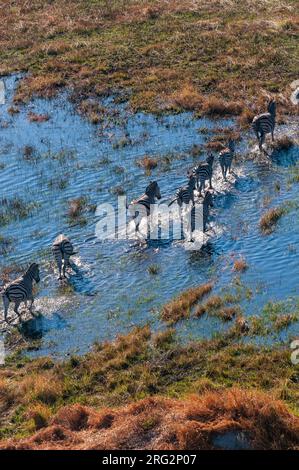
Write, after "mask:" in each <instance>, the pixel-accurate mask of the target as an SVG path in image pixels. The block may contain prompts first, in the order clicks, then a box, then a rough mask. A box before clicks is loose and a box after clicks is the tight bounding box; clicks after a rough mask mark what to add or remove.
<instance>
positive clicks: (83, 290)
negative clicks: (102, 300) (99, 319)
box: [66, 262, 96, 295]
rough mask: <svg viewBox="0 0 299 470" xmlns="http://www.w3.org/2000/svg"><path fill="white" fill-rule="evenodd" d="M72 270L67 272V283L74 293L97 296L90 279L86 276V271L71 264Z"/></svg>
mask: <svg viewBox="0 0 299 470" xmlns="http://www.w3.org/2000/svg"><path fill="white" fill-rule="evenodd" d="M70 267H71V270H69V271H68V272H67V278H66V280H67V282H68V283H69V284H70V285H71V286H72V287H73V289H74V291H76V292H79V293H80V294H84V295H95V294H96V288H95V285H94V284H93V283H92V281H91V280H90V278H88V277H87V276H86V270H83V269H81V268H79V267H78V266H77V265H76V264H75V263H73V262H70Z"/></svg>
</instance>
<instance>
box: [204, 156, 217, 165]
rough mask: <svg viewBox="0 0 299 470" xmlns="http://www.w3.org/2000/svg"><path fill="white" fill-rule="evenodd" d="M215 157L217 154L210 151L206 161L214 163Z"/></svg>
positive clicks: (210, 163)
mask: <svg viewBox="0 0 299 470" xmlns="http://www.w3.org/2000/svg"><path fill="white" fill-rule="evenodd" d="M214 158H215V156H214V155H213V154H212V153H209V154H208V156H207V159H206V162H207V163H208V164H209V165H213V162H214Z"/></svg>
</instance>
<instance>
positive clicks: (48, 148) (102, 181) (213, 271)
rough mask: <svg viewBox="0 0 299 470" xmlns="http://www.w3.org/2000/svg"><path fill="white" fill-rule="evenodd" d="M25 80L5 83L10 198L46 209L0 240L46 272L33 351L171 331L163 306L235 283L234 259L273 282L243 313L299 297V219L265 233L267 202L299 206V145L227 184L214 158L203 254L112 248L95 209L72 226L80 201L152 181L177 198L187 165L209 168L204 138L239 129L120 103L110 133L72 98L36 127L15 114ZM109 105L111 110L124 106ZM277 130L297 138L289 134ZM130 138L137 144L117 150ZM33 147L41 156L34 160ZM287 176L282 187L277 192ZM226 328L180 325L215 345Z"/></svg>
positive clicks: (15, 256)
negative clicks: (61, 271)
mask: <svg viewBox="0 0 299 470" xmlns="http://www.w3.org/2000/svg"><path fill="white" fill-rule="evenodd" d="M17 81H18V77H17V76H13V77H9V78H6V79H5V82H6V90H7V102H6V104H5V105H4V106H1V107H0V121H1V123H3V122H4V121H5V122H7V124H6V125H4V126H3V127H2V129H1V134H0V144H1V150H0V163H3V169H1V170H0V185H1V197H6V198H12V197H16V198H19V199H22V201H24V202H25V203H26V204H30V203H32V202H34V203H37V204H36V207H34V208H33V209H32V211H31V213H30V216H29V217H27V218H24V219H21V220H18V221H12V223H10V224H9V225H7V226H5V227H1V235H2V236H3V237H12V238H13V240H14V244H13V250H12V251H11V252H9V253H8V254H7V255H5V256H4V257H2V258H1V260H0V265H1V267H2V266H4V265H7V264H11V263H18V264H22V265H23V264H26V263H29V262H31V261H38V262H40V264H41V273H42V281H41V283H40V286H39V288H38V297H37V301H36V309H37V311H38V312H39V313H40V316H39V317H37V318H36V319H32V320H31V319H29V320H28V322H29V323H28V322H27V326H22V328H23V329H24V330H23V331H24V334H25V329H26V334H28V335H30V334H33V335H34V332H37V333H36V334H37V335H40V337H41V344H42V346H41V349H40V351H37V352H35V353H34V354H56V355H58V356H59V355H64V354H66V353H68V352H70V351H72V350H74V351H79V352H83V351H86V350H87V349H88V348H89V347H90V344H91V343H92V342H93V341H95V340H102V339H110V338H113V337H114V336H115V335H116V334H117V333H118V332H120V331H127V330H128V328H130V327H131V326H132V324H144V323H146V322H150V323H151V325H152V326H153V328H158V327H160V326H161V324H160V322H159V318H158V315H157V313H156V312H157V309H159V307H160V306H161V305H162V304H163V303H165V302H166V301H168V300H169V299H170V298H171V297H172V296H174V295H176V294H177V293H178V292H180V291H182V290H183V289H185V288H189V287H190V286H193V285H197V284H200V283H203V282H206V281H207V280H209V279H211V278H213V279H217V282H218V286H219V287H220V288H221V287H222V286H225V285H226V284H227V283H228V282H231V279H232V273H231V269H230V266H229V265H228V266H226V265H225V262H224V261H223V260H228V259H230V258H231V254H233V253H238V254H241V255H242V256H244V257H245V258H246V260H247V262H248V265H249V267H250V269H248V271H247V272H246V273H245V274H244V275H243V277H242V279H243V282H244V284H245V285H248V286H255V285H256V284H257V283H260V282H263V284H264V285H265V286H266V288H265V289H264V291H263V294H262V295H261V297H257V298H256V299H253V300H252V301H251V303H248V305H247V306H245V307H244V308H245V313H246V314H247V313H252V308H253V307H254V308H256V307H257V308H258V307H260V306H261V302H263V303H265V302H267V301H268V300H270V299H284V298H285V297H288V296H290V295H293V294H294V293H298V286H297V279H298V263H297V256H298V255H297V253H296V250H295V251H294V250H288V248H287V247H288V246H291V245H294V246H295V247H297V246H298V228H299V226H298V225H299V222H298V217H294V214H293V215H292V213H290V214H288V215H287V216H285V217H284V218H283V219H282V221H281V222H280V223H279V226H278V228H277V230H276V232H275V234H273V235H270V236H267V237H265V236H262V235H261V233H260V231H259V229H258V222H259V218H260V216H261V214H262V213H263V212H264V211H265V210H266V207H264V205H263V200H264V198H265V197H268V198H269V197H270V199H271V202H270V206H271V205H274V204H281V203H283V202H285V201H288V200H296V199H297V200H298V195H299V190H298V185H293V186H292V187H291V188H290V187H289V186H288V181H289V177H290V176H289V172H290V171H291V169H292V165H294V164H295V163H296V162H297V160H298V147H296V146H295V147H293V148H292V149H290V151H288V152H285V151H280V152H279V153H277V152H276V153H274V155H273V161H272V163H271V162H269V161H265V162H263V163H258V162H255V163H254V162H252V161H248V162H246V160H245V161H243V160H242V161H241V159H239V161H238V159H237V162H236V164H234V167H233V171H234V173H233V174H232V175H229V176H228V181H227V182H225V181H223V179H222V177H221V172H220V168H219V167H218V166H217V165H218V163H217V162H216V160H215V177H214V195H215V205H214V208H213V209H212V211H211V223H210V226H209V230H208V233H207V234H208V237H207V238H206V239H205V240H204V241H205V246H204V249H202V250H201V251H190V250H188V249H186V246H185V244H184V243H181V242H171V243H170V242H168V241H165V243H164V242H163V243H159V242H152V243H150V244H149V246H148V247H144V246H140V245H139V243H135V241H132V240H130V241H125V240H116V241H109V242H108V241H107V242H101V241H99V240H97V239H96V238H95V237H94V229H95V223H96V220H97V219H96V218H95V217H94V216H93V213H92V212H88V211H86V212H84V214H83V219H84V220H81V223H80V224H79V223H78V224H70V223H69V220H68V218H67V216H66V213H67V209H68V201H69V200H70V199H73V198H76V197H80V196H84V197H86V198H87V199H88V203H89V204H92V205H97V204H100V203H104V202H105V203H106V202H110V203H113V204H114V203H115V202H116V196H114V195H112V194H111V192H110V190H111V188H113V187H116V186H120V185H121V186H123V187H124V188H125V189H126V190H127V191H128V197H129V199H130V200H132V199H133V198H134V197H136V196H138V195H139V194H142V193H143V191H144V189H145V186H146V185H147V183H148V180H149V179H150V178H151V179H156V180H157V181H158V182H159V184H160V187H161V192H162V197H163V199H162V200H163V201H166V200H169V198H170V197H171V196H172V195H173V194H174V193H175V191H176V189H177V188H178V187H179V186H181V185H182V184H185V181H186V169H187V168H190V167H191V166H192V165H194V164H195V163H196V162H197V161H198V158H194V157H193V156H192V155H191V152H190V149H191V148H192V147H193V145H194V144H196V145H202V144H204V143H205V142H206V140H205V139H206V138H208V137H209V136H206V135H205V134H203V133H200V132H198V130H199V129H203V128H204V129H209V130H212V129H213V128H219V126H220V125H221V126H225V127H229V126H232V125H233V121H232V120H225V121H220V122H219V121H212V120H209V119H206V118H204V119H194V118H193V117H192V116H191V115H190V114H189V113H182V114H179V115H175V116H163V117H162V118H156V117H155V116H151V115H148V114H142V113H139V114H136V115H130V114H128V113H127V112H126V107H125V105H121V106H119V107H118V111H119V119H118V122H115V123H113V122H112V123H111V122H110V123H104V126H103V128H102V129H99V127H98V126H94V125H91V124H89V123H88V122H87V121H86V120H84V119H82V117H81V116H79V115H78V114H77V113H76V112H75V111H74V109H73V107H72V104H71V103H70V102H69V101H68V99H67V98H68V97H67V94H66V93H64V94H62V95H61V96H59V97H57V98H54V99H53V100H47V101H45V100H41V99H36V100H34V101H32V103H30V110H31V111H33V112H35V113H38V114H48V115H49V120H48V121H47V122H44V123H42V124H37V123H32V122H30V121H29V120H28V118H27V114H28V111H29V107H28V106H27V107H20V112H19V113H18V114H16V115H14V116H10V115H9V114H8V112H7V110H8V108H9V107H10V106H11V104H12V98H13V93H14V90H15V87H16V85H17ZM103 105H104V106H107V108H109V107H110V108H111V107H113V106H114V105H113V100H111V99H110V100H107V101H104V102H103ZM106 125H107V128H104V127H105V126H106ZM278 131H279V132H283V133H287V132H288V128H287V127H282V128H279V130H278ZM125 133H128V134H129V136H130V139H131V141H132V145H125V146H123V147H122V146H117V145H115V143H117V142H118V141H119V139H120V138H122V137H123V136H124V135H125ZM26 146H30V147H32V149H33V157H34V158H32V160H28V159H27V160H26V158H24V156H23V153H24V148H25V147H26ZM248 150H249V149H248V141H247V140H246V138H245V139H243V140H242V141H241V142H240V143H239V144H238V149H237V151H238V153H239V154H240V153H242V154H243V153H244V154H245V152H248ZM144 155H150V156H151V157H155V158H157V160H158V166H157V168H156V169H155V170H153V172H152V174H151V176H148V175H146V174H145V172H144V171H143V169H142V168H140V167H138V166H137V165H136V161H137V160H139V159H140V158H142V157H143V156H144ZM165 157H167V159H165ZM162 161H163V162H164V163H163V165H164V164H165V161H168V162H170V163H169V164H168V166H167V171H166V170H165V167H164V166H163V165H162V163H161V162H162ZM116 168H118V170H116ZM62 179H63V181H64V183H61V180H62ZM277 180H278V181H279V182H280V186H281V188H280V191H274V189H273V185H274V184H275V182H276V181H277ZM61 232H63V233H66V234H68V235H69V236H70V238H71V239H72V240H73V243H74V245H75V247H76V251H78V253H79V255H78V257H77V256H76V257H74V260H73V261H74V262H75V264H76V266H77V268H78V270H77V272H74V273H72V274H71V276H70V279H69V283H68V287H67V288H66V290H67V292H65V291H64V289H65V288H64V287H63V286H59V283H58V281H57V279H56V278H57V272H56V270H55V269H54V268H53V262H52V255H51V249H50V245H51V242H52V240H53V239H54V238H55V237H56V236H57V234H58V233H61ZM199 237H201V234H199ZM153 264H155V265H157V266H158V268H159V271H158V274H157V275H152V274H150V272H149V267H150V266H151V265H153ZM26 318H27V317H26ZM222 328H224V326H223V325H222V323H221V322H219V321H215V320H214V319H213V320H212V319H209V318H206V319H204V320H203V319H201V320H194V319H191V320H190V321H189V322H188V321H186V322H184V325H180V331H181V332H182V336H184V337H188V335H190V334H191V333H192V336H193V337H204V336H206V337H211V336H212V335H213V334H215V332H217V331H221V329H222Z"/></svg>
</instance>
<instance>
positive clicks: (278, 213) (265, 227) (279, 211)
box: [260, 207, 285, 234]
mask: <svg viewBox="0 0 299 470" xmlns="http://www.w3.org/2000/svg"><path fill="white" fill-rule="evenodd" d="M284 213H285V209H284V208H283V207H273V208H271V209H269V210H268V211H267V212H266V213H265V214H263V215H262V217H261V219H260V229H261V231H262V232H263V233H264V234H270V233H272V232H273V230H274V229H275V227H276V225H277V223H278V221H279V220H280V218H281V217H282V216H283V214H284Z"/></svg>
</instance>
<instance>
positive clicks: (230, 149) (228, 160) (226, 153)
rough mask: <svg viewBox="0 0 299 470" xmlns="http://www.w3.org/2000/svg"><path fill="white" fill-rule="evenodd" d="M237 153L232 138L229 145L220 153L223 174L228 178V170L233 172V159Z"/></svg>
mask: <svg viewBox="0 0 299 470" xmlns="http://www.w3.org/2000/svg"><path fill="white" fill-rule="evenodd" d="M234 154H235V142H234V140H232V139H230V140H229V141H228V146H227V147H226V148H225V149H223V150H221V152H220V153H219V163H220V166H221V171H222V176H223V178H224V179H225V180H226V174H227V170H228V172H229V173H231V166H232V161H233V158H234Z"/></svg>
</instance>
